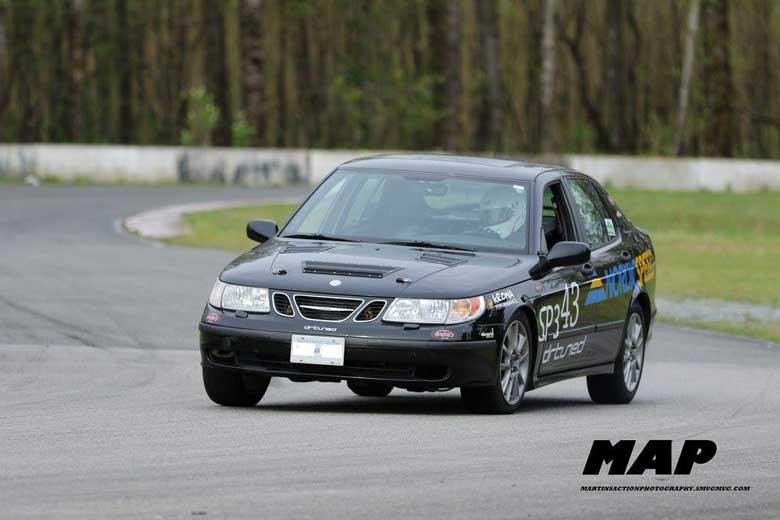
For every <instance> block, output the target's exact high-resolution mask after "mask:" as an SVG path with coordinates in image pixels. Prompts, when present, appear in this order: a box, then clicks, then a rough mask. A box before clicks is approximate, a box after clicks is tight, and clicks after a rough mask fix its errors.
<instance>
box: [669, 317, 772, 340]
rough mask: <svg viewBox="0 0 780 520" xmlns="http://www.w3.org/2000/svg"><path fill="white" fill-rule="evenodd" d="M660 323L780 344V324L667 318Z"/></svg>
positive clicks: (753, 321)
mask: <svg viewBox="0 0 780 520" xmlns="http://www.w3.org/2000/svg"><path fill="white" fill-rule="evenodd" d="M659 321H662V322H664V323H669V324H671V325H684V326H686V327H696V328H698V329H707V330H714V331H716V332H725V333H726V334H734V335H736V336H750V337H751V338H758V339H765V340H767V341H772V342H775V343H780V323H773V322H767V321H755V320H748V321H746V322H745V323H735V322H731V321H699V320H675V319H669V318H665V317H661V318H659Z"/></svg>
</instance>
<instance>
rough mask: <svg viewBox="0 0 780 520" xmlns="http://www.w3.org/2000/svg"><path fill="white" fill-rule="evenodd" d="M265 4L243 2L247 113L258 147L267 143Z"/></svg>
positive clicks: (242, 48)
mask: <svg viewBox="0 0 780 520" xmlns="http://www.w3.org/2000/svg"><path fill="white" fill-rule="evenodd" d="M260 8H261V0H241V7H240V17H241V78H242V90H243V92H242V94H243V99H244V111H245V114H246V119H247V121H249V124H250V125H252V126H253V127H254V129H255V138H254V144H255V145H257V144H259V143H261V142H263V136H264V134H265V120H264V113H263V31H262V14H261V11H260Z"/></svg>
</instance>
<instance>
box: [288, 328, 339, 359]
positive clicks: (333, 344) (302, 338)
mask: <svg viewBox="0 0 780 520" xmlns="http://www.w3.org/2000/svg"><path fill="white" fill-rule="evenodd" d="M290 363H303V364H308V365H328V366H336V367H342V366H344V338H339V337H335V336H307V335H303V334H293V336H292V341H291V342H290Z"/></svg>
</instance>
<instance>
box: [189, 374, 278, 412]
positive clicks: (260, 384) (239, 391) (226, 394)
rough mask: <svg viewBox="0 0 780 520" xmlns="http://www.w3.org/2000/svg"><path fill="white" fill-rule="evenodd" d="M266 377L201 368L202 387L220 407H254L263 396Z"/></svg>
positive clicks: (267, 379)
mask: <svg viewBox="0 0 780 520" xmlns="http://www.w3.org/2000/svg"><path fill="white" fill-rule="evenodd" d="M270 381H271V378H270V377H268V376H259V375H248V374H242V373H240V372H234V371H232V370H226V369H223V368H212V367H203V386H204V387H205V388H206V393H207V394H208V396H209V398H210V399H211V400H212V401H214V402H215V403H217V404H221V405H222V406H255V405H256V404H257V403H259V402H260V399H262V398H263V396H264V395H265V391H266V389H267V388H268V383H269V382H270Z"/></svg>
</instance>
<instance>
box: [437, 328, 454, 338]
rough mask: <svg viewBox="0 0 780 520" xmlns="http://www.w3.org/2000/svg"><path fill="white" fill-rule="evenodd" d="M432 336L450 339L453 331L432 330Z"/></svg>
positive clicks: (452, 336)
mask: <svg viewBox="0 0 780 520" xmlns="http://www.w3.org/2000/svg"><path fill="white" fill-rule="evenodd" d="M432 336H433V337H434V338H436V339H452V338H454V337H455V333H454V332H452V331H451V330H447V329H439V330H436V331H434V332H433V334H432Z"/></svg>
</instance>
